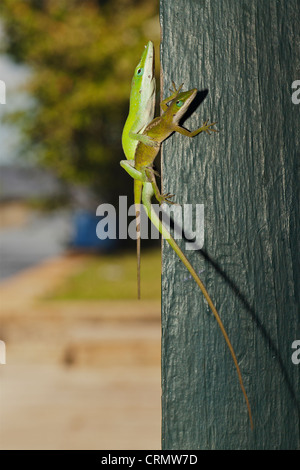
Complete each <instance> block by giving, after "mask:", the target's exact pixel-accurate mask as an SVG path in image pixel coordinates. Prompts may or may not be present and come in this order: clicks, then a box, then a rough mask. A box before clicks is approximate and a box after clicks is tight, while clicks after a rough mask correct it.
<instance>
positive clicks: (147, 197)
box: [143, 183, 253, 429]
mask: <svg viewBox="0 0 300 470" xmlns="http://www.w3.org/2000/svg"><path fill="white" fill-rule="evenodd" d="M152 195H153V189H152V185H151V183H144V189H143V204H144V207H145V210H146V212H147V215H148V217H149V219H150V220H151V222H152V223H153V224H154V225H155V227H156V228H157V229H158V230H159V232H160V233H161V235H162V236H163V237H164V238H165V239H166V240H167V242H168V243H169V244H170V245H171V247H172V248H173V250H174V251H175V252H176V254H177V255H178V257H179V258H180V259H181V261H182V262H183V264H184V265H185V266H186V268H187V269H188V270H189V272H190V273H191V275H192V276H193V278H194V280H195V281H196V283H197V284H198V286H199V287H200V289H201V291H202V293H203V295H204V297H205V299H206V301H207V303H208V305H209V307H210V309H211V311H212V313H213V314H214V316H215V319H216V320H217V322H218V325H219V327H220V329H221V332H222V334H223V336H224V338H225V341H226V343H227V346H228V348H229V351H230V354H231V356H232V359H233V362H234V365H235V367H236V370H237V374H238V378H239V383H240V387H241V390H242V392H243V395H244V397H245V400H246V405H247V409H248V414H249V420H250V426H251V429H253V419H252V413H251V407H250V403H249V399H248V396H247V393H246V390H245V387H244V383H243V379H242V374H241V371H240V367H239V365H238V361H237V358H236V355H235V352H234V349H233V346H232V344H231V342H230V339H229V337H228V334H227V332H226V330H225V327H224V325H223V322H222V320H221V318H220V315H219V314H218V312H217V310H216V308H215V306H214V304H213V302H212V300H211V298H210V296H209V294H208V292H207V290H206V287H205V286H204V284H203V282H202V281H201V279H200V278H199V276H198V275H197V273H196V271H195V270H194V268H193V266H192V265H191V263H190V262H189V260H188V259H187V258H186V256H185V255H184V253H183V252H182V251H181V249H180V248H179V246H178V245H177V243H176V242H175V240H174V238H172V236H171V234H170V233H169V231H168V230H167V229H166V228H165V227H164V225H163V224H162V222H161V221H160V219H159V217H158V216H157V215H156V214H155V212H154V210H153V209H152V207H151V197H152Z"/></svg>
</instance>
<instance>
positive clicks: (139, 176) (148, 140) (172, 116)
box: [120, 83, 253, 428]
mask: <svg viewBox="0 0 300 470" xmlns="http://www.w3.org/2000/svg"><path fill="white" fill-rule="evenodd" d="M173 86H174V92H173V93H172V95H171V96H170V97H168V98H167V99H165V100H164V101H162V103H161V107H162V110H163V114H162V115H161V116H160V117H158V118H156V119H154V120H153V121H151V122H150V123H149V124H148V125H147V126H146V127H145V129H144V130H143V132H142V135H137V136H136V137H137V138H138V140H139V142H138V145H137V146H136V151H135V157H134V160H130V161H126V160H123V161H121V162H120V164H121V166H122V167H123V168H124V169H125V170H126V171H127V172H128V173H129V174H130V176H132V177H133V178H134V180H135V181H139V182H140V183H142V195H141V197H140V198H139V199H138V198H137V199H136V198H135V204H136V205H137V204H140V202H141V198H142V202H143V204H144V208H145V210H146V213H147V215H148V217H149V218H150V220H151V221H152V222H153V224H154V225H155V226H156V227H157V229H158V230H159V231H160V233H161V234H162V236H163V237H164V238H165V239H166V240H167V241H168V243H169V244H170V246H171V247H172V248H173V250H174V251H175V252H176V254H177V255H178V256H179V258H180V259H181V261H182V262H183V264H184V265H185V266H186V268H187V269H188V270H189V272H190V274H191V275H192V277H193V278H194V280H195V281H196V283H197V285H198V286H199V288H200V289H201V291H202V293H203V295H204V297H205V299H206V301H207V303H208V305H209V307H210V309H211V311H212V313H213V314H214V316H215V318H216V320H217V323H218V325H219V327H220V329H221V331H222V334H223V336H224V338H225V341H226V343H227V346H228V348H229V350H230V353H231V355H232V358H233V361H234V364H235V367H236V370H237V374H238V378H239V383H240V386H241V389H242V392H243V395H244V397H245V400H246V404H247V409H248V414H249V419H250V424H251V428H253V421H252V414H251V408H250V403H249V400H248V396H247V393H246V390H245V387H244V384H243V379H242V375H241V371H240V368H239V365H238V361H237V358H236V355H235V352H234V349H233V347H232V345H231V342H230V340H229V337H228V335H227V332H226V330H225V328H224V325H223V322H222V320H221V318H220V316H219V314H218V312H217V310H216V308H215V306H214V304H213V302H212V300H211V298H210V296H209V294H208V292H207V290H206V288H205V286H204V284H203V283H202V281H201V279H200V278H199V276H198V275H197V273H196V271H195V270H194V268H193V267H192V265H191V264H190V262H189V261H188V259H187V258H186V256H185V255H184V253H183V252H182V251H181V250H180V248H179V246H178V245H177V243H176V242H175V240H174V239H173V238H172V236H171V235H170V233H169V232H168V230H167V229H166V228H165V227H164V226H163V224H162V223H161V221H160V220H159V218H158V217H157V215H156V214H155V212H154V211H153V209H152V206H151V198H152V196H153V194H154V195H155V197H156V199H157V200H158V201H159V203H162V202H164V201H167V202H169V201H168V200H169V198H170V197H171V196H170V195H169V194H166V195H162V194H160V191H159V189H158V187H157V184H156V181H155V176H154V171H153V161H154V159H155V157H156V155H157V154H158V152H159V150H160V146H161V143H162V142H163V141H164V140H165V139H166V138H167V137H168V136H169V135H170V134H172V133H173V132H178V133H180V134H182V135H185V136H187V137H194V136H196V135H197V134H199V133H200V132H203V131H204V132H207V133H209V131H210V130H211V131H215V129H212V126H213V125H214V124H215V123H211V124H207V121H206V122H205V123H204V124H203V125H202V126H201V127H200V128H199V129H196V130H195V131H192V132H190V131H188V130H186V129H184V128H182V127H180V126H179V121H180V119H181V118H182V116H183V115H184V114H185V112H186V111H187V109H188V107H189V105H190V103H191V102H192V101H193V99H194V98H195V96H196V94H197V89H192V90H189V91H186V92H180V90H181V88H182V85H181V86H180V87H179V88H178V90H176V87H175V85H174V83H173ZM168 103H170V104H169V105H168Z"/></svg>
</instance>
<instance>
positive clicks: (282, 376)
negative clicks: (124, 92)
mask: <svg viewBox="0 0 300 470" xmlns="http://www.w3.org/2000/svg"><path fill="white" fill-rule="evenodd" d="M299 17H300V3H299V1H298V0H289V1H288V2H286V1H285V0H277V1H276V0H268V1H264V2H262V1H261V0H252V1H251V2H249V1H248V0H240V1H239V2H236V1H235V0H222V2H215V1H209V0H197V1H195V0H185V1H184V2H182V0H161V26H162V45H161V65H162V83H163V96H164V97H165V96H167V93H168V89H169V88H170V86H171V80H174V81H175V83H176V84H177V85H179V84H180V83H182V82H184V89H189V88H193V87H196V88H198V89H199V90H201V91H205V90H206V92H205V93H203V94H202V96H203V97H204V100H203V102H202V103H201V104H200V106H199V107H198V108H197V109H196V110H195V112H194V113H193V114H192V115H191V117H190V118H189V119H188V120H187V121H186V122H185V126H186V127H187V128H188V129H191V130H193V129H195V128H196V127H199V125H201V124H202V122H203V121H204V120H206V119H210V120H213V121H218V125H217V126H218V129H219V130H220V133H219V134H217V135H216V134H213V135H211V136H208V135H200V136H197V137H195V138H194V139H188V138H186V137H184V136H180V135H178V134H177V135H174V136H173V137H171V139H169V140H168V141H167V142H166V143H165V144H164V147H163V158H162V160H163V167H162V170H163V189H164V191H165V192H166V191H168V192H170V193H172V194H176V198H175V200H176V201H177V202H180V203H193V204H196V203H198V204H204V205H205V244H204V248H203V251H202V252H189V253H188V256H189V258H190V260H191V261H192V263H193V264H194V266H195V267H196V269H197V271H202V270H204V272H202V273H201V278H202V279H203V281H204V283H205V284H206V287H207V288H208V291H209V292H210V294H211V296H212V298H213V300H214V302H215V305H216V307H217V309H218V311H219V313H220V315H221V317H222V319H223V321H224V324H225V327H226V329H227V332H228V334H229V336H230V338H231V340H232V343H233V346H234V348H235V351H236V354H237V357H238V360H239V364H240V367H241V370H242V374H243V378H244V382H245V386H246V390H247V393H248V395H249V399H250V403H251V406H252V411H253V418H254V426H255V428H254V431H253V432H251V430H250V426H249V421H248V417H247V409H246V406H245V402H244V398H243V395H242V393H241V391H240V388H239V384H238V379H237V375H236V371H235V368H234V365H233V362H232V359H231V356H230V354H229V351H228V350H227V347H226V345H225V341H224V339H223V337H222V335H221V333H220V331H219V328H218V326H217V324H216V321H215V320H214V318H213V316H212V314H211V312H210V310H209V308H208V307H207V305H206V304H205V302H204V300H203V296H202V294H201V292H200V291H199V289H198V288H197V286H196V284H195V283H194V281H193V280H191V279H189V276H188V273H187V271H186V269H185V268H184V266H183V265H182V264H181V263H180V261H179V260H178V259H177V258H176V255H175V254H174V253H172V250H171V249H170V248H169V247H168V246H167V244H166V243H164V246H163V278H162V295H163V306H162V388H163V391H162V393H163V395H162V413H163V416H162V446H163V449H299V448H300V444H299V441H300V438H299V411H300V379H299V371H300V365H296V364H293V362H292V354H293V352H294V350H293V349H292V343H293V342H294V341H295V340H297V339H298V340H299V339H300V320H299V310H300V308H299V307H300V306H299V303H300V275H299V266H300V250H299V233H300V230H299V221H300V210H299V209H300V208H299V181H300V179H299V176H300V175H299V168H300V139H299V129H300V105H295V104H294V103H293V102H292V93H293V89H292V83H293V82H294V81H295V80H297V79H300V76H299V72H300V56H299V45H300V29H299V23H298V21H299ZM205 95H206V96H205ZM181 245H182V246H184V244H183V243H181Z"/></svg>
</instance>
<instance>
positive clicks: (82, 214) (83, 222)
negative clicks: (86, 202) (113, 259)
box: [71, 210, 118, 251]
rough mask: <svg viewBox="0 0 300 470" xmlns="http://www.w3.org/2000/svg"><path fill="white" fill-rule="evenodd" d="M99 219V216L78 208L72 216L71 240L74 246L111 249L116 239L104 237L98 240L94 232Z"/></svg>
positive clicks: (116, 243)
mask: <svg viewBox="0 0 300 470" xmlns="http://www.w3.org/2000/svg"><path fill="white" fill-rule="evenodd" d="M99 220H101V218H99V216H96V215H95V214H94V213H92V212H89V211H87V210H80V211H77V212H76V213H75V216H74V237H73V240H72V242H71V244H72V246H73V247H75V248H98V249H101V250H105V251H106V250H113V249H114V248H116V247H117V245H118V240H111V239H109V238H106V239H105V240H100V239H99V238H98V237H97V234H96V227H97V224H98V222H99Z"/></svg>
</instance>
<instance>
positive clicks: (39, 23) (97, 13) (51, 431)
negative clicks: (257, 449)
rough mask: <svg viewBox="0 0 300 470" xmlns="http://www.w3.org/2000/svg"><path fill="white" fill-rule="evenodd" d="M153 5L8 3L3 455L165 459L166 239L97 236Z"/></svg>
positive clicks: (123, 186) (155, 37)
mask: <svg viewBox="0 0 300 470" xmlns="http://www.w3.org/2000/svg"><path fill="white" fill-rule="evenodd" d="M158 3H159V2H157V1H154V0H153V1H149V0H109V1H108V0H86V1H82V0H26V1H23V0H1V5H0V80H2V81H3V82H5V84H6V104H0V340H2V341H5V344H6V354H7V358H6V361H7V363H6V365H0V448H1V449H158V448H160V249H159V248H160V244H159V241H157V242H156V243H154V244H153V243H152V244H151V243H148V244H146V243H143V253H142V286H141V288H142V300H141V301H137V300H136V259H135V246H134V245H135V244H134V242H133V241H130V240H122V241H119V240H115V241H109V240H105V241H101V240H99V239H98V238H97V236H96V225H97V223H98V222H99V217H96V208H97V206H98V205H100V204H102V203H111V204H114V205H115V207H116V210H117V211H118V200H119V196H120V195H127V196H128V206H129V205H130V204H132V203H133V195H132V191H133V184H132V181H131V180H130V178H129V176H128V175H127V173H125V172H124V170H123V169H122V168H121V167H120V165H119V161H120V160H121V159H123V158H124V156H123V153H122V148H121V133H122V128H123V125H124V122H125V120H126V116H127V113H128V100H129V93H130V83H131V78H132V75H133V71H134V68H135V66H136V65H137V63H138V61H139V58H140V56H141V53H142V51H143V47H144V46H145V44H146V43H147V42H148V41H149V40H152V41H153V42H154V45H155V51H156V74H157V84H159V82H158V76H159V57H158V56H159V36H160V28H159V17H158Z"/></svg>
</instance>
